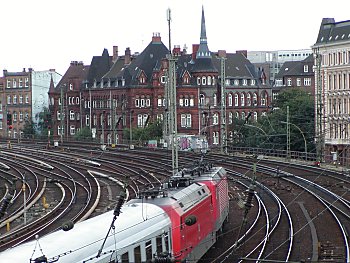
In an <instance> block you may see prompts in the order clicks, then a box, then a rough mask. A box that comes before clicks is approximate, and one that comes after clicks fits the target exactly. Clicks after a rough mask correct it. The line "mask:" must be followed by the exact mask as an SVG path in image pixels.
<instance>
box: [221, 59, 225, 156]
mask: <svg viewBox="0 0 350 263" xmlns="http://www.w3.org/2000/svg"><path fill="white" fill-rule="evenodd" d="M225 60H226V57H223V56H222V57H220V67H221V77H220V78H221V109H220V110H221V121H220V123H221V133H220V134H221V136H220V137H221V143H220V146H221V153H227V129H226V87H225V78H226V76H225V75H226V72H225Z"/></svg>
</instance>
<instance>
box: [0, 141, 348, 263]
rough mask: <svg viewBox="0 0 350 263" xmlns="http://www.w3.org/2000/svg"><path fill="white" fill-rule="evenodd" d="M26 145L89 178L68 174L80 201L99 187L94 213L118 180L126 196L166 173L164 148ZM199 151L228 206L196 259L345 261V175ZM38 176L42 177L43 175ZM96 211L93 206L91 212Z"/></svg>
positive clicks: (182, 159) (188, 157)
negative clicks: (226, 193) (221, 177)
mask: <svg viewBox="0 0 350 263" xmlns="http://www.w3.org/2000/svg"><path fill="white" fill-rule="evenodd" d="M39 148H40V147H39ZM22 149H24V147H22ZM22 151H23V150H22ZM41 151H43V152H41ZM33 152H40V153H39V154H38V155H36V158H39V157H40V155H42V156H43V155H45V158H43V160H46V161H47V160H50V164H51V165H54V166H58V165H59V163H65V164H66V165H67V166H69V167H70V166H72V167H74V169H76V170H77V171H79V172H80V173H82V174H83V175H85V176H87V177H89V178H90V179H89V182H90V186H88V185H89V183H82V181H83V179H82V178H83V177H81V176H80V177H79V178H80V179H77V178H78V177H76V176H74V177H75V180H76V182H75V184H76V185H77V184H81V187H80V190H79V193H82V192H84V191H83V190H82V189H90V190H89V191H90V197H88V194H86V196H85V197H84V198H83V199H84V200H88V199H91V200H92V202H96V199H97V198H96V195H95V194H92V192H91V189H95V188H98V187H97V184H99V185H100V187H102V188H104V189H105V191H101V192H103V194H101V195H104V197H103V196H102V197H100V200H99V201H98V202H97V203H98V204H97V205H96V207H95V210H97V211H100V212H103V211H106V209H111V207H113V204H114V203H113V202H114V201H115V200H113V198H112V197H113V196H117V194H118V191H119V189H120V187H122V186H123V185H127V188H128V192H129V194H130V196H137V195H138V194H139V193H140V192H142V191H145V190H152V188H157V187H159V185H160V184H161V183H162V180H163V179H164V178H166V177H167V176H169V175H170V174H171V172H172V171H171V155H170V154H169V152H167V151H165V150H162V151H154V150H147V149H137V150H133V151H130V150H124V149H111V150H107V151H101V150H100V149H98V148H97V147H84V149H82V148H81V147H79V145H69V147H68V148H65V149H64V150H62V149H50V150H49V151H47V150H45V149H42V148H40V149H38V148H36V149H35V150H34V151H33ZM198 158H200V154H197V153H190V152H186V153H182V152H181V153H180V154H179V166H180V167H182V166H186V165H188V164H189V163H192V162H193V160H195V159H198ZM206 158H207V159H209V160H211V161H213V162H214V163H216V164H219V165H221V166H223V167H225V169H226V170H227V172H228V175H229V179H230V197H231V209H230V210H231V212H230V217H229V221H228V222H227V224H226V226H225V227H224V229H223V230H222V233H221V237H220V239H219V240H218V241H217V244H216V246H215V248H213V249H212V250H210V251H209V252H208V253H207V254H206V255H205V256H204V257H203V258H202V259H201V260H200V262H249V261H257V260H261V261H263V260H265V261H266V260H271V261H273V260H275V261H277V260H279V261H283V262H286V261H288V260H289V261H292V262H293V261H297V262H298V261H302V260H304V261H306V262H307V261H310V262H311V261H315V260H319V261H326V262H349V245H348V243H349V238H348V236H347V233H348V232H349V230H350V229H349V218H348V215H349V214H350V211H349V199H350V197H349V191H348V189H349V188H350V186H349V177H346V176H344V175H343V174H342V173H339V172H335V171H328V170H324V169H319V168H316V167H310V166H306V165H296V164H293V165H291V164H288V163H285V162H278V161H275V160H253V159H247V158H237V157H232V156H222V155H216V154H213V153H211V154H208V155H207V156H206ZM54 160H55V161H54ZM0 161H1V160H0ZM254 163H255V165H256V170H254V169H253V164H254ZM0 167H1V166H0ZM0 169H1V168H0ZM22 169H23V168H22ZM64 169H70V168H64ZM64 169H63V168H62V170H64ZM62 173H63V171H62ZM19 177H20V176H19ZM40 178H41V179H39V181H42V178H44V177H40ZM50 178H51V177H50ZM53 178H56V180H61V181H60V182H59V183H61V184H62V183H63V181H64V182H66V180H67V178H63V177H61V178H60V179H58V177H53ZM91 178H93V179H91ZM51 179H52V178H51ZM1 180H3V182H4V183H6V185H8V187H7V188H6V187H5V188H4V189H3V191H2V192H0V193H2V196H5V195H6V193H7V192H8V191H9V189H11V188H10V183H11V180H10V179H8V178H3V179H1ZM68 181H69V180H68ZM78 182H79V183H78ZM252 185H254V194H253V196H252V201H251V203H250V204H252V205H253V206H251V207H249V209H247V207H248V206H249V203H248V204H247V198H248V196H249V189H251V188H252ZM56 188H57V187H56ZM6 189H7V190H6ZM33 189H34V188H33ZM108 189H109V190H108ZM18 192H20V190H18ZM54 192H55V191H54ZM58 192H59V191H57V192H56V194H57V195H59V194H58ZM86 192H88V191H87V190H86ZM17 195H18V194H17ZM21 198H22V196H20V197H18V198H17V199H18V200H19V199H21ZM15 203H17V202H14V204H15ZM79 203H80V202H79ZM107 207H108V208H107ZM246 209H247V210H246ZM97 213H98V212H93V213H92V214H91V216H93V215H94V214H97ZM71 217H72V216H71ZM79 217H82V215H79V216H77V218H79ZM0 239H1V237H0Z"/></svg>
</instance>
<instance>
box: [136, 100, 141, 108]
mask: <svg viewBox="0 0 350 263" xmlns="http://www.w3.org/2000/svg"><path fill="white" fill-rule="evenodd" d="M135 107H136V108H139V107H140V100H139V99H136V100H135Z"/></svg>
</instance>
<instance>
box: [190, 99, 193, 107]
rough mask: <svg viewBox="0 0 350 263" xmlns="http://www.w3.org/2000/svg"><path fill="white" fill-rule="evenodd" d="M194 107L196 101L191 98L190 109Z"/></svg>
mask: <svg viewBox="0 0 350 263" xmlns="http://www.w3.org/2000/svg"><path fill="white" fill-rule="evenodd" d="M193 106H194V99H193V98H191V99H190V107H193Z"/></svg>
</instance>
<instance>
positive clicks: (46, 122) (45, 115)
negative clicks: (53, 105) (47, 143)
mask: <svg viewBox="0 0 350 263" xmlns="http://www.w3.org/2000/svg"><path fill="white" fill-rule="evenodd" d="M37 117H38V118H39V121H38V127H37V128H38V131H39V133H40V134H41V135H48V131H49V130H50V129H51V127H52V117H51V112H50V110H49V109H48V108H47V107H44V108H43V111H41V112H39V113H38V115H37Z"/></svg>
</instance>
